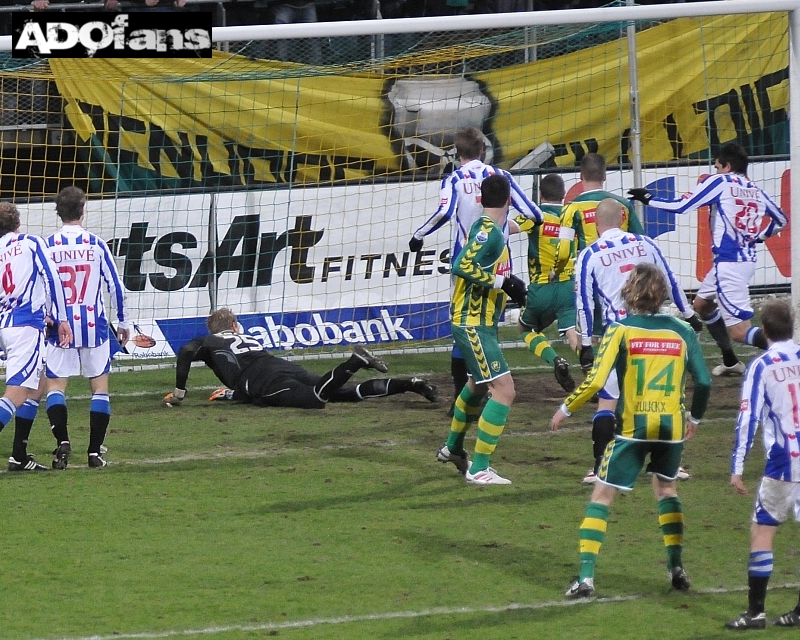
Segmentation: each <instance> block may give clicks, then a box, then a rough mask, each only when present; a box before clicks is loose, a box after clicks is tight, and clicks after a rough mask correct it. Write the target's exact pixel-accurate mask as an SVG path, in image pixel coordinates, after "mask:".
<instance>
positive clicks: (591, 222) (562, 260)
mask: <svg viewBox="0 0 800 640" xmlns="http://www.w3.org/2000/svg"><path fill="white" fill-rule="evenodd" d="M606 198H613V199H614V200H616V201H617V202H619V203H620V204H621V205H622V206H623V207H624V208H625V216H624V219H623V220H622V224H621V225H620V229H622V230H623V231H630V232H631V233H638V234H641V235H644V229H643V228H642V223H641V222H639V218H637V217H636V211H634V209H633V205H632V204H631V203H630V201H629V200H626V199H625V198H622V197H620V196H618V195H616V194H614V193H611V192H610V191H603V190H602V189H593V190H592V191H584V192H583V193H581V194H580V195H578V196H577V197H576V198H575V199H574V200H572V202H569V203H567V204H565V205H564V208H563V210H562V214H561V224H562V225H563V226H565V227H570V228H572V229H574V230H575V240H574V241H573V242H574V246H573V247H572V252H574V253H573V259H574V256H575V255H577V254H579V253H580V252H581V251H583V250H584V249H585V248H586V247H588V246H589V245H590V244H592V243H593V242H594V241H595V240H597V238H599V237H600V236H599V235H598V234H597V223H596V221H595V211H596V210H597V205H598V204H600V203H601V202H602V201H603V200H605V199H606ZM568 259H569V256H567V255H566V252H565V251H564V249H563V245H562V249H561V250H560V251H559V255H558V257H557V258H556V262H557V264H559V265H562V269H563V268H564V265H566V263H567V261H568Z"/></svg>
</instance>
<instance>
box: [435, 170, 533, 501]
mask: <svg viewBox="0 0 800 640" xmlns="http://www.w3.org/2000/svg"><path fill="white" fill-rule="evenodd" d="M481 201H482V203H483V209H484V212H483V215H482V216H481V217H480V218H478V220H476V221H475V222H474V223H473V225H472V227H471V228H470V231H469V235H468V237H467V241H466V242H465V244H464V248H463V249H462V250H461V252H460V253H459V254H458V256H457V257H456V259H455V260H454V261H453V275H454V276H456V282H455V287H454V291H453V298H452V304H451V306H450V313H451V317H452V331H453V340H454V341H455V343H456V346H457V347H458V348H459V350H460V351H461V353H462V355H463V356H464V360H465V363H466V365H467V372H468V374H469V378H468V380H467V384H466V385H465V386H464V388H463V389H462V390H461V393H460V394H459V396H458V397H457V398H456V402H455V406H454V409H453V420H452V422H451V424H450V435H449V436H448V438H447V442H446V443H445V444H444V446H442V447H441V448H440V449H439V451H438V452H437V454H436V459H437V460H439V462H452V463H453V464H455V465H456V467H457V468H458V470H459V471H461V473H463V474H464V475H465V478H466V480H467V482H468V483H470V484H480V485H486V484H511V481H510V480H508V479H506V478H503V477H502V476H500V475H499V474H498V473H497V472H496V471H495V470H494V469H492V467H490V466H489V461H490V458H491V455H492V453H493V452H494V450H495V447H496V446H497V442H498V440H499V439H500V434H502V433H503V429H504V428H505V424H506V419H507V417H508V411H509V408H510V407H511V403H512V402H513V401H514V393H515V392H514V381H513V379H512V378H511V371H510V370H509V368H508V364H506V361H505V358H504V357H503V352H502V351H501V350H500V341H499V338H498V335H497V324H498V322H499V320H500V315H501V314H502V313H503V309H504V308H505V304H506V295H508V296H509V297H511V299H512V300H514V301H515V302H517V303H518V304H520V305H521V304H524V302H525V292H526V287H525V283H524V282H523V281H522V280H520V279H519V278H517V277H516V276H514V275H513V274H512V273H511V258H510V255H509V251H508V245H507V243H506V238H505V234H504V232H503V227H504V226H505V224H506V221H507V217H508V207H509V203H510V183H509V180H508V178H506V177H505V176H503V175H493V176H489V177H488V178H486V179H485V180H484V181H483V182H482V183H481ZM488 391H491V392H492V396H491V398H490V399H489V401H488V402H487V403H486V406H485V407H484V408H483V411H481V408H480V405H481V400H482V399H483V397H484V396H485V395H486V393H487V392H488ZM476 420H477V422H478V438H477V442H476V443H475V453H474V455H473V458H472V464H471V465H470V464H469V457H468V456H467V452H466V451H465V450H464V437H465V435H466V433H467V429H468V428H469V426H470V424H471V423H472V422H475V421H476Z"/></svg>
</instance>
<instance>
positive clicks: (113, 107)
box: [0, 0, 796, 357]
mask: <svg viewBox="0 0 800 640" xmlns="http://www.w3.org/2000/svg"><path fill="white" fill-rule="evenodd" d="M794 4H796V3H794ZM794 4H793V3H791V2H788V1H786V0H775V2H774V3H770V2H759V3H756V2H754V1H752V0H737V2H724V3H722V2H709V3H699V4H678V5H662V6H660V7H655V6H651V7H608V8H605V9H598V10H573V11H559V12H540V13H537V12H529V13H524V14H522V13H521V14H498V15H486V16H464V17H450V18H426V19H417V20H410V19H405V20H371V21H362V22H351V23H324V24H323V23H320V24H315V25H284V26H281V27H275V26H264V27H240V28H233V27H229V28H226V29H222V30H218V31H219V33H217V30H215V35H214V39H215V40H220V39H224V41H220V42H219V43H218V50H217V51H215V52H214V56H213V58H211V59H195V60H191V59H185V58H184V59H173V60H163V59H151V60H145V59H137V60H133V59H50V60H49V61H41V62H37V63H36V64H32V65H31V64H26V65H23V66H21V63H22V61H15V60H12V59H11V58H10V57H9V58H5V59H4V65H5V71H3V73H2V77H0V90H1V92H2V96H1V97H2V103H1V104H2V106H0V133H1V134H2V140H3V154H2V163H3V166H2V188H1V190H2V193H0V195H1V196H2V197H6V198H8V197H11V198H14V199H15V200H17V201H18V202H19V203H20V205H21V207H22V208H23V209H24V214H25V215H24V220H25V221H26V225H27V230H28V231H30V232H34V233H42V234H44V233H50V232H52V231H53V230H55V229H56V228H57V227H58V224H57V218H56V216H55V213H54V211H55V210H54V205H53V204H52V200H51V197H52V196H53V195H54V194H55V193H56V192H57V191H58V190H59V189H60V188H63V187H64V186H67V185H71V184H76V185H78V186H80V187H82V188H84V189H85V190H86V191H87V192H88V193H89V194H90V200H89V203H88V206H87V218H86V226H87V227H88V228H89V229H91V230H93V231H95V232H98V233H100V234H101V235H102V236H103V237H104V238H105V239H106V240H107V241H108V242H109V243H110V244H111V246H112V248H113V251H114V253H115V255H116V256H117V259H118V266H119V269H120V271H121V273H122V276H123V280H124V284H125V287H126V289H127V299H128V304H129V307H130V312H131V315H132V316H133V318H134V319H135V320H136V323H137V326H138V327H139V328H140V330H141V332H142V333H143V334H147V335H149V336H152V338H154V340H155V345H154V346H153V345H152V341H148V340H142V341H140V346H135V347H133V355H135V356H140V357H149V356H154V355H171V354H172V353H174V352H176V351H177V349H178V348H179V347H180V345H181V344H182V343H184V342H185V341H186V340H188V339H190V338H192V337H195V336H196V335H198V334H202V333H204V331H205V328H204V319H205V317H206V315H207V314H208V312H209V310H211V309H214V308H219V307H230V308H231V309H233V310H234V311H235V312H236V313H237V314H238V316H239V319H240V322H241V324H242V325H243V327H244V328H245V329H246V330H247V331H248V332H249V333H251V334H253V335H255V336H257V337H258V338H259V339H260V340H262V341H263V343H264V345H265V347H267V348H269V349H282V350H298V349H309V348H310V349H314V350H315V351H317V352H319V351H322V352H324V351H332V350H335V349H336V348H337V347H345V346H348V345H350V344H353V343H367V344H371V345H373V346H375V345H379V344H380V345H382V346H391V347H398V348H419V347H421V346H432V345H443V344H446V343H447V341H448V337H449V333H450V329H449V314H448V310H449V291H450V276H449V261H450V259H451V255H450V250H451V235H452V229H450V228H449V227H448V226H447V225H445V226H444V227H443V228H441V229H440V230H438V231H437V232H435V233H434V234H431V235H429V236H428V237H427V238H426V239H425V244H424V247H423V248H422V250H420V251H415V252H412V251H410V250H409V247H408V241H409V239H410V237H411V235H412V233H413V231H414V230H415V229H416V228H417V227H419V226H420V225H422V224H423V223H424V222H425V221H426V220H427V219H428V217H430V216H431V215H432V214H433V213H434V211H435V210H436V209H437V207H438V205H439V189H440V180H441V177H442V176H443V175H445V174H447V173H448V172H450V171H451V170H452V169H453V168H454V167H456V166H457V158H456V157H455V151H454V147H453V135H454V134H455V132H456V131H457V130H458V129H460V128H463V127H467V126H474V127H478V128H479V129H480V130H481V131H482V132H483V135H484V141H485V146H486V157H485V160H486V162H487V163H491V164H495V165H497V166H500V167H503V168H505V169H508V170H510V171H511V172H512V173H513V174H515V176H516V178H517V180H518V182H519V183H520V184H521V185H522V187H523V188H524V189H525V190H526V191H527V192H528V193H529V194H530V195H531V196H532V197H533V199H534V200H536V197H537V184H538V181H539V179H540V177H541V176H543V175H545V174H547V173H559V174H561V175H562V177H563V178H564V180H565V182H566V185H567V188H568V192H567V199H568V200H569V199H571V198H572V197H574V196H576V195H577V194H578V193H579V192H580V189H581V186H580V180H579V176H578V169H577V166H578V163H579V162H580V159H581V158H582V157H583V155H584V154H586V153H588V152H598V153H600V154H602V155H603V156H604V157H605V159H606V161H607V164H608V176H607V183H606V189H607V190H609V191H612V192H615V193H618V194H620V195H625V192H626V190H627V189H628V188H630V187H632V186H634V185H635V184H640V185H643V186H648V187H650V188H651V189H654V190H655V191H656V192H657V193H658V194H659V195H662V196H676V195H678V194H681V193H683V192H686V191H689V190H690V189H691V188H692V187H693V185H695V184H696V183H697V181H698V180H699V179H701V178H702V177H703V176H704V175H706V174H708V173H711V172H713V171H714V168H713V157H714V154H715V152H716V151H717V150H718V149H719V148H720V147H721V145H723V144H725V143H728V142H732V141H735V142H738V143H739V144H741V145H742V146H743V147H744V148H745V149H746V150H747V151H748V153H749V155H750V158H751V164H750V169H749V173H750V177H751V178H752V179H754V180H755V181H756V182H758V183H759V184H760V185H761V186H762V187H763V188H764V190H765V191H766V192H768V193H769V194H770V195H772V196H773V197H774V199H775V200H776V201H777V202H779V203H780V204H781V205H782V207H783V208H784V210H785V211H786V212H787V213H788V212H789V211H790V208H791V207H790V180H789V175H790V174H789V157H790V137H789V121H790V120H789V107H790V99H789V98H790V84H789V78H790V73H789V70H790V64H789V60H790V46H789V42H790V31H791V30H790V22H791V20H790V17H791V15H792V14H791V12H790V11H789V9H791V8H794ZM712 5H713V6H712ZM755 5H758V6H757V10H758V11H759V12H753V11H756V9H754V8H753V7H754V6H755ZM698 7H700V8H701V9H705V8H708V11H705V13H712V12H713V13H716V15H692V13H691V12H692V11H694V12H695V13H697V12H698ZM720 7H724V11H725V12H724V13H721V9H720ZM742 7H744V8H745V9H747V11H743V10H742ZM771 9H772V10H771ZM556 14H557V15H556ZM578 19H579V20H580V22H576V20H578ZM554 22H555V23H556V24H554ZM276 29H280V30H279V31H277V30H276ZM287 35H291V36H293V35H298V36H301V37H290V38H287V37H286V36H287ZM25 62H27V61H25ZM632 101H633V103H634V105H635V108H633V109H632V108H631V104H632ZM641 215H642V220H643V223H644V228H645V231H646V233H647V234H648V235H650V236H651V237H653V238H655V240H656V241H657V242H658V244H659V245H660V247H661V248H662V250H663V251H664V253H665V254H666V256H667V258H668V260H669V261H670V263H671V265H672V267H673V269H674V270H675V271H676V272H677V273H678V275H679V278H680V281H681V284H682V285H683V287H684V288H685V289H687V290H694V289H696V288H697V286H698V284H699V281H700V280H701V279H702V278H703V276H704V275H705V273H706V272H707V271H708V270H709V268H710V267H711V249H710V237H709V228H708V212H702V211H700V212H691V213H687V214H684V215H670V214H667V213H664V212H659V211H657V210H655V209H650V208H645V209H644V210H643V211H641ZM511 244H512V248H513V253H514V265H515V267H514V269H515V271H516V272H517V274H519V275H522V276H525V270H526V259H525V256H526V252H527V246H526V240H525V239H524V238H521V237H520V238H517V237H515V238H513V239H512V241H511ZM790 257H791V251H790V237H789V231H788V230H785V231H784V232H783V233H782V234H781V235H780V236H778V237H775V238H773V239H770V240H769V241H768V242H767V243H766V245H765V247H764V248H763V250H761V251H760V255H759V262H758V268H757V275H756V278H755V281H754V282H753V285H754V287H757V288H759V289H760V290H763V291H784V292H785V291H789V290H790V285H791V265H790Z"/></svg>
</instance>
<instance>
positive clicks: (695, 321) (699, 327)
mask: <svg viewBox="0 0 800 640" xmlns="http://www.w3.org/2000/svg"><path fill="white" fill-rule="evenodd" d="M686 322H688V323H689V326H691V327H692V329H694V332H695V333H698V334H699V333H702V332H703V327H704V326H705V323H704V322H703V321H702V320H701V319H700V317H699V316H698V315H697V314H694V315H693V316H692V317H691V318H686Z"/></svg>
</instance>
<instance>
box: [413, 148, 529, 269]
mask: <svg viewBox="0 0 800 640" xmlns="http://www.w3.org/2000/svg"><path fill="white" fill-rule="evenodd" d="M495 174H499V175H504V176H506V178H508V181H509V183H510V184H511V206H512V207H513V208H514V209H516V210H517V211H519V213H520V214H522V215H523V216H525V217H526V218H530V219H531V220H535V221H536V223H537V224H541V223H542V222H543V221H544V215H543V214H542V211H541V209H539V207H537V206H536V205H535V204H533V202H531V201H530V200H529V199H528V197H527V196H526V195H525V192H524V191H523V190H522V188H521V187H520V186H519V185H518V184H517V182H516V181H515V180H514V178H513V176H512V175H511V174H510V173H509V172H508V171H506V170H504V169H499V168H497V167H492V166H491V165H488V164H483V162H481V161H480V160H470V161H469V162H467V163H466V164H464V165H462V166H461V167H460V168H459V169H456V170H455V171H453V173H451V174H450V175H448V176H447V177H445V178H444V179H443V180H442V187H441V190H440V191H439V208H438V209H436V213H434V214H433V215H432V216H431V217H430V218H428V220H427V221H426V222H425V224H423V225H422V226H421V227H420V228H419V229H417V230H416V231H415V232H414V237H415V238H417V239H418V240H421V239H422V238H424V237H425V236H427V235H428V234H430V233H433V232H434V231H436V230H437V229H439V228H440V227H442V226H443V225H444V224H445V223H447V222H448V221H449V220H450V219H451V218H452V217H453V214H455V225H454V226H455V231H454V233H455V237H454V238H453V239H452V240H453V251H452V253H451V255H450V261H451V262H452V261H453V260H455V258H456V256H457V255H458V254H459V253H460V252H461V249H463V248H464V243H465V242H466V241H467V237H468V236H469V230H470V229H471V228H472V225H473V223H474V222H475V221H476V220H477V219H478V218H480V217H481V216H482V215H483V206H482V205H481V183H482V182H483V181H484V180H485V179H486V178H488V177H489V176H491V175H495ZM506 240H508V237H507V230H506Z"/></svg>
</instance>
